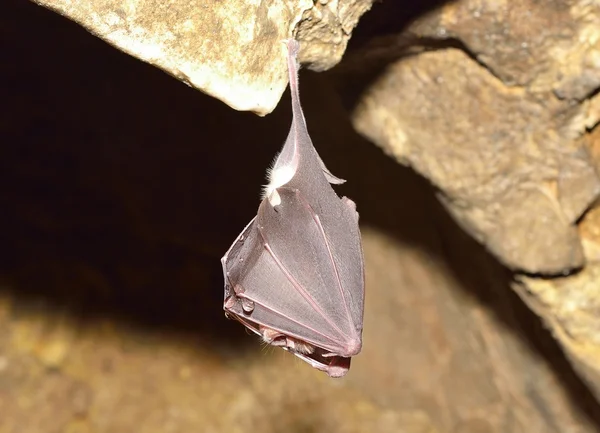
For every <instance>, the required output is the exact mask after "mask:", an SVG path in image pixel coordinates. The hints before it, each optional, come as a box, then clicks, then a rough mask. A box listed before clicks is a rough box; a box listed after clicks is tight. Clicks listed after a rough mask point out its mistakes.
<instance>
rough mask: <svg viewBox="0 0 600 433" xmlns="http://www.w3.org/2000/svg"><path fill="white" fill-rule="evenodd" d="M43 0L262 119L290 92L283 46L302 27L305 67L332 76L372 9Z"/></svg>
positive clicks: (362, 4) (360, 2)
mask: <svg viewBox="0 0 600 433" xmlns="http://www.w3.org/2000/svg"><path fill="white" fill-rule="evenodd" d="M35 1H36V3H38V4H40V5H42V6H45V7H47V8H50V9H52V10H54V11H56V12H58V13H59V14H61V15H64V16H66V17H68V18H70V19H72V20H74V21H76V22H77V23H79V24H80V25H82V26H83V27H85V28H86V29H87V30H88V31H90V32H91V33H93V34H94V35H96V36H98V37H100V38H102V39H103V40H105V41H106V42H108V43H110V44H111V45H114V46H115V47H117V48H118V49H120V50H122V51H124V52H126V53H128V54H130V55H132V56H134V57H137V58H139V59H141V60H143V61H145V62H148V63H150V64H152V65H154V66H157V67H159V68H161V69H163V70H164V71H166V72H167V73H169V74H171V75H173V76H174V77H176V78H177V79H179V80H181V81H183V82H184V83H186V84H188V85H189V86H192V87H195V88H197V89H199V90H201V91H203V92H205V93H208V94H209V95H211V96H213V97H215V98H217V99H220V100H221V101H223V102H225V103H226V104H228V105H229V106H231V107H232V108H235V109H236V110H249V111H254V112H255V113H257V114H259V115H265V114H268V113H270V112H271V111H273V109H274V108H275V106H276V105H277V103H278V102H279V99H280V98H281V95H282V93H283V91H284V90H285V88H286V86H287V65H286V61H285V55H284V53H285V52H284V49H285V47H284V46H283V45H282V44H281V41H283V40H284V39H287V38H289V37H291V36H292V34H294V35H295V34H296V31H295V29H296V28H297V27H298V30H297V32H298V34H299V39H300V40H301V42H302V45H303V48H302V52H301V55H300V60H302V61H308V62H310V63H312V64H313V65H314V68H315V69H318V70H324V69H329V68H331V67H332V66H334V65H335V64H337V63H338V62H339V60H340V59H341V56H342V54H343V53H344V51H345V49H346V44H347V43H348V39H349V38H350V35H351V33H352V30H353V29H354V27H355V26H356V24H357V22H358V19H359V18H360V16H361V15H362V14H363V13H364V12H366V11H367V10H368V9H369V8H370V7H371V3H372V0H341V1H337V0H332V1H327V0H324V1H319V2H316V3H315V2H313V1H311V0H302V1H300V2H298V1H294V2H289V3H285V2H281V1H266V2H265V1H261V2H250V1H245V0H240V1H238V2H231V1H227V2H214V1H210V0H208V1H191V2H190V1H186V0H182V1H172V2H169V3H168V4H167V3H164V2H160V1H150V2H149V1H141V0H137V1H129V2H127V3H123V2H122V1H118V0H117V1H110V0H108V1H107V0H97V1H96V0H90V1H77V2H72V1H70V0H35Z"/></svg>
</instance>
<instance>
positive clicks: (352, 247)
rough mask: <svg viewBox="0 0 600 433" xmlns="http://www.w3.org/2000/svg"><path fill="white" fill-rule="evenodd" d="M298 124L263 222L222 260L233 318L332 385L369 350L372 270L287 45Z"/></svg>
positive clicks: (269, 190)
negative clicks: (310, 123) (317, 137)
mask: <svg viewBox="0 0 600 433" xmlns="http://www.w3.org/2000/svg"><path fill="white" fill-rule="evenodd" d="M287 50H288V54H287V62H288V70H289V82H290V92H291V96H292V112H293V120H292V126H291V129H290V132H289V134H288V136H287V139H286V141H285V144H284V146H283V148H282V150H281V152H280V153H279V154H278V155H277V157H276V159H275V161H274V163H273V165H272V167H271V168H270V169H269V170H268V171H267V178H268V181H269V183H268V185H266V186H265V187H264V191H263V196H262V201H261V203H260V205H259V207H258V212H257V215H256V216H255V217H254V219H252V221H250V223H249V224H248V225H247V226H246V227H245V228H244V230H243V231H242V233H241V234H240V235H239V236H238V238H237V239H236V240H235V241H234V242H233V244H232V245H231V247H230V248H229V250H228V251H227V253H226V254H225V255H224V256H223V258H222V259H221V264H222V266H223V275H224V279H225V300H224V306H223V307H224V310H225V315H226V316H227V317H229V318H234V319H236V320H238V321H240V322H241V323H242V324H243V325H245V326H246V327H247V328H248V329H249V330H250V331H252V332H254V333H256V334H257V335H259V336H260V337H261V338H262V340H263V341H264V342H266V343H268V344H271V345H273V346H279V347H281V348H283V349H284V350H287V351H288V352H291V353H293V354H294V355H296V356H297V357H298V358H300V359H302V360H303V361H305V362H307V363H308V364H310V365H311V366H313V367H314V368H316V369H318V370H321V371H324V372H326V373H327V374H328V375H329V376H331V377H341V376H344V375H345V374H346V373H347V372H348V370H349V369H350V360H351V357H352V356H354V355H357V354H358V353H359V352H360V350H361V348H362V328H363V310H364V264H363V253H362V245H361V237H360V231H359V227H358V212H357V211H356V205H355V204H354V202H352V201H351V200H350V199H348V198H346V197H342V198H340V197H338V196H337V194H336V193H335V191H334V190H333V188H332V187H331V185H330V184H341V183H343V182H345V181H344V180H342V179H339V178H337V177H335V176H334V175H333V174H332V173H331V172H330V171H329V170H328V169H327V168H326V167H325V164H324V163H323V161H322V160H321V158H320V156H319V155H318V153H317V151H316V149H315V148H314V147H313V144H312V141H311V139H310V137H309V135H308V130H307V127H306V120H305V118H304V114H303V112H302V107H301V106H300V96H299V90H298V69H299V66H298V63H297V60H296V59H297V54H298V50H299V43H298V42H297V41H295V40H293V39H292V40H289V41H287Z"/></svg>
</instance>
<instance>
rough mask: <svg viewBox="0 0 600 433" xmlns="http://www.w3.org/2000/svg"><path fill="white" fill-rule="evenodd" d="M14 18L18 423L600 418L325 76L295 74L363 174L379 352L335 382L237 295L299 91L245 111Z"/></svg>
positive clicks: (595, 422)
mask: <svg viewBox="0 0 600 433" xmlns="http://www.w3.org/2000/svg"><path fill="white" fill-rule="evenodd" d="M25 5H26V4H25ZM4 12H5V13H4ZM23 22H27V23H29V26H28V27H24V26H22V25H20V24H19V23H23ZM0 23H1V26H0V28H2V29H3V31H4V32H5V34H6V35H7V36H8V38H7V41H10V43H7V44H5V45H4V50H3V55H4V59H5V60H6V63H5V66H4V67H3V68H0V79H1V80H2V82H3V83H6V84H7V85H6V86H5V87H3V90H5V94H4V98H3V102H5V103H4V104H2V117H1V118H2V121H1V122H0V143H2V145H1V146H0V209H2V210H3V211H2V212H3V213H2V225H1V226H0V240H1V242H2V249H1V250H0V276H1V281H2V284H1V289H0V413H1V414H2V416H0V433H7V432H10V433H14V432H15V431H26V432H28V433H38V432H39V433H42V432H43V433H47V432H58V431H60V432H69V433H83V432H85V433H88V432H89V433H91V432H95V433H121V432H123V433H125V432H127V433H129V432H131V431H136V432H140V433H154V432H156V433H158V432H160V433H169V432H182V433H183V432H190V431H213V432H220V431H227V432H240V433H241V432H248V431H257V432H258V431H260V432H266V433H269V432H273V433H275V432H290V433H294V432H321V431H327V432H331V433H338V432H341V433H351V432H357V433H358V432H365V431H366V432H371V431H373V432H382V433H385V432H393V433H398V432H400V433H435V432H440V433H441V432H444V433H445V432H461V433H463V432H466V433H483V432H490V433H491V432H503V433H504V432H506V433H519V432H524V433H532V432H535V433H537V432H540V433H541V432H544V433H563V432H576V433H584V432H585V433H588V432H589V433H592V432H595V431H597V430H598V428H600V417H599V414H600V408H599V407H598V405H597V403H596V402H595V400H594V399H593V397H592V396H591V394H590V393H589V392H588V391H587V389H586V388H585V387H584V385H583V384H582V383H581V382H580V381H579V380H578V378H577V377H576V375H575V374H574V373H573V371H572V370H571V369H570V366H569V364H568V362H567V361H566V359H565V358H564V356H563V355H562V353H561V351H560V349H559V347H558V346H557V345H556V343H555V342H554V340H553V339H552V338H551V336H550V335H549V334H548V333H547V332H546V331H545V330H544V329H542V328H541V327H540V326H539V321H538V320H537V318H536V317H535V316H534V315H533V314H532V313H531V312H530V311H529V310H528V309H527V308H525V306H524V305H523V303H522V302H521V301H520V299H519V298H518V297H517V296H516V295H515V294H514V293H513V292H512V291H511V290H510V289H509V282H510V275H509V273H508V272H507V271H506V270H505V269H504V267H503V266H501V265H500V264H499V263H498V262H497V261H496V260H495V259H494V258H493V257H492V256H491V255H489V254H487V253H486V252H485V251H484V249H483V248H482V247H481V246H480V245H478V244H477V243H475V242H474V241H473V240H472V239H470V238H469V237H468V236H466V235H465V234H464V233H463V232H462V231H461V230H460V229H459V228H458V227H457V226H456V225H455V224H454V223H453V222H452V220H451V219H450V218H449V217H448V216H447V214H446V213H445V212H444V210H443V209H442V207H441V206H440V205H439V203H437V201H436V200H435V197H434V194H433V191H432V188H431V187H430V186H429V185H428V184H427V183H426V182H425V181H424V180H423V179H421V178H420V177H418V176H417V175H415V174H414V173H413V172H412V171H411V170H409V169H405V168H402V167H400V166H399V165H398V164H396V163H395V162H394V161H393V160H392V159H391V158H387V157H385V156H384V155H383V154H382V153H381V152H380V151H379V150H378V149H377V148H375V146H373V145H372V144H371V143H368V142H366V141H365V140H363V139H361V138H360V137H358V136H357V135H356V134H355V133H354V132H353V130H352V127H351V125H350V123H349V122H348V120H347V113H345V112H344V111H343V108H342V106H341V103H340V101H339V99H338V97H337V95H336V93H335V92H334V91H333V89H332V86H331V85H330V83H329V82H328V81H326V77H324V76H323V74H320V75H315V74H310V73H306V72H305V73H303V74H302V76H301V83H302V89H303V90H302V92H303V100H304V104H305V108H306V115H307V120H308V124H309V128H310V131H311V133H312V134H313V139H314V141H315V145H316V146H317V148H318V149H319V151H320V152H321V154H322V156H323V158H324V160H325V161H326V162H327V165H328V167H329V168H330V169H331V170H332V171H333V172H334V173H335V174H338V175H340V176H342V177H344V178H347V179H348V180H349V181H348V184H347V185H344V186H343V187H342V188H340V190H339V191H340V192H341V193H343V194H346V195H348V196H350V197H352V198H353V199H355V200H356V202H357V204H358V206H359V210H360V212H361V224H362V229H363V233H364V248H365V260H366V267H367V288H368V291H367V300H366V308H367V310H366V315H365V320H366V323H365V338H364V349H363V352H362V353H361V354H360V355H359V356H358V357H356V358H355V360H354V361H353V366H352V370H351V371H350V373H349V374H348V376H346V378H344V379H341V380H331V379H329V378H327V377H326V376H325V375H323V374H322V373H319V372H316V371H314V370H312V369H310V368H309V367H307V366H306V365H305V364H303V363H301V362H299V361H297V360H296V359H295V358H294V357H293V356H291V355H289V354H285V353H283V352H282V351H281V350H272V349H265V348H263V347H261V346H260V344H259V343H258V341H256V338H254V337H252V336H249V335H247V334H246V333H245V332H244V330H243V328H242V327H241V326H240V325H239V324H237V323H235V322H233V321H227V320H225V318H224V317H223V312H222V309H221V307H222V287H223V286H222V285H223V282H222V275H221V269H220V264H219V258H220V256H221V255H222V254H223V252H224V251H225V250H226V248H227V247H228V246H229V244H230V243H231V241H232V239H233V238H234V237H235V236H236V235H237V234H238V232H239V229H240V227H243V225H244V224H245V223H246V222H247V221H248V219H249V218H250V217H251V216H252V215H254V213H255V211H256V207H257V206H258V195H259V192H260V185H261V183H263V181H264V172H265V167H266V166H267V165H268V164H269V163H270V162H271V160H272V158H273V155H274V153H275V152H276V151H277V150H278V149H279V147H280V145H281V143H282V141H283V139H284V137H285V135H286V133H287V131H288V127H289V122H290V115H291V114H290V110H289V107H288V106H287V100H284V101H283V102H284V103H283V104H282V106H281V108H280V109H278V110H276V112H275V113H273V114H272V115H270V116H268V117H266V118H263V119H261V118H258V117H257V116H254V115H252V114H250V113H239V112H235V111H234V110H231V109H229V108H228V107H226V106H224V105H223V104H221V103H219V102H218V101H216V100H214V99H212V98H208V97H206V96H204V95H200V94H198V92H195V91H193V90H192V89H189V88H187V87H186V86H182V85H181V84H180V83H179V82H177V81H176V80H173V79H171V78H170V77H167V76H166V75H165V74H162V73H160V72H159V71H157V70H156V69H154V68H151V67H149V66H147V65H144V64H142V63H140V62H137V61H136V60H134V59H132V58H130V57H128V56H125V55H123V54H122V53H119V52H118V51H117V50H114V49H111V48H110V47H108V46H106V44H103V43H102V42H100V41H99V40H97V39H96V38H93V37H92V36H90V35H88V34H86V33H85V32H84V31H83V30H82V29H80V28H78V27H77V26H76V25H74V24H72V23H68V22H66V21H64V20H62V19H60V18H59V17H58V16H56V15H54V14H51V13H50V12H48V11H46V10H44V9H42V8H36V7H34V6H33V5H26V6H23V4H22V3H19V4H18V5H15V6H14V8H12V9H10V8H9V9H8V11H7V10H6V9H4V10H3V13H2V14H0ZM71 24H72V25H71ZM32 28H33V29H36V31H37V32H39V34H40V35H43V36H44V37H43V38H42V37H40V36H39V35H38V34H36V33H34V32H32V31H31V29H32ZM98 64H102V65H103V67H102V68H101V69H100V68H98V67H97V65H98ZM82 77H83V78H85V79H82ZM148 89H152V92H149V91H148Z"/></svg>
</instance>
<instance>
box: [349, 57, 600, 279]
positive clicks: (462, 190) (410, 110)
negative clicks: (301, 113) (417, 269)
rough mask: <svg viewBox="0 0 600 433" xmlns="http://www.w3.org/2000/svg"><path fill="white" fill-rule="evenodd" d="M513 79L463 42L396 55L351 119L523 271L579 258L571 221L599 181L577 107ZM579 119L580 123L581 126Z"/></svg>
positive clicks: (552, 270)
mask: <svg viewBox="0 0 600 433" xmlns="http://www.w3.org/2000/svg"><path fill="white" fill-rule="evenodd" d="M549 95H550V96H548V97H549V99H548V100H544V101H543V102H541V101H540V98H541V97H540V95H534V94H530V93H529V92H526V91H524V90H523V89H518V88H510V87H507V86H506V85H504V84H503V83H502V82H501V81H499V80H498V79H497V78H495V77H494V76H493V75H492V74H490V73H489V71H487V70H486V69H485V68H483V67H481V66H480V65H479V64H477V63H476V62H473V61H472V60H471V58H470V57H469V56H468V55H467V54H465V53H464V52H463V51H460V50H458V49H452V48H448V49H443V50H437V51H434V52H427V53H422V54H419V55H416V56H412V57H409V58H407V59H404V60H401V61H398V62H397V63H395V64H394V65H393V66H391V67H389V68H388V69H387V70H386V72H385V74H384V75H382V76H380V78H379V79H378V80H377V82H375V83H373V84H372V85H371V86H370V87H369V89H368V91H367V93H365V94H364V96H363V98H362V99H361V101H360V103H359V104H358V105H357V107H356V108H355V110H354V114H353V118H354V124H355V126H356V128H357V129H358V130H359V131H360V132H361V133H362V134H363V135H365V136H366V137H367V138H369V139H370V140H372V141H373V142H375V143H378V144H379V145H380V146H382V147H383V148H384V149H385V150H386V152H387V153H389V154H391V155H393V156H394V157H395V158H396V159H398V160H399V161H400V162H401V163H403V164H406V165H410V166H411V167H413V168H414V169H415V170H417V171H418V172H419V173H421V174H423V175H424V176H425V177H427V178H429V179H430V180H431V181H432V182H433V183H434V184H435V185H436V186H437V187H438V188H440V190H441V192H442V195H443V200H444V202H445V204H446V205H447V207H448V209H449V211H450V212H451V213H452V214H454V215H455V217H456V219H457V220H458V221H459V222H460V223H461V225H462V226H463V227H464V228H465V229H466V230H467V231H468V232H469V233H471V234H472V235H473V236H474V237H475V238H476V239H478V240H479V241H480V242H482V243H483V244H485V245H486V246H487V247H488V248H489V249H490V250H491V251H492V252H493V253H494V254H496V255H497V256H498V257H499V258H500V259H501V260H502V261H503V262H504V263H505V264H507V265H508V266H510V267H511V268H513V269H516V270H524V271H526V272H530V273H544V274H556V273H561V272H564V271H568V270H570V269H574V268H578V267H581V266H582V265H583V263H584V256H583V250H582V248H581V243H580V240H579V237H578V235H577V230H576V227H575V225H574V222H575V221H576V219H577V218H578V217H579V216H580V215H581V214H582V213H583V212H584V211H585V209H586V208H587V207H588V206H589V204H590V203H591V202H592V200H594V199H595V197H596V196H597V194H598V192H599V191H600V181H599V180H598V176H597V174H596V171H595V168H594V166H593V163H592V161H591V159H590V157H589V155H588V154H587V152H586V149H585V148H584V146H583V145H581V144H580V145H577V142H575V143H574V142H573V130H575V129H576V128H579V125H578V122H579V117H578V116H579V115H580V114H581V113H580V110H576V111H575V113H573V114H570V115H568V116H560V117H558V116H556V115H555V114H554V113H556V112H557V111H559V110H560V109H561V106H562V104H561V102H560V101H556V100H555V98H554V97H553V96H551V94H549ZM582 129H583V127H581V128H579V130H580V131H581V132H582Z"/></svg>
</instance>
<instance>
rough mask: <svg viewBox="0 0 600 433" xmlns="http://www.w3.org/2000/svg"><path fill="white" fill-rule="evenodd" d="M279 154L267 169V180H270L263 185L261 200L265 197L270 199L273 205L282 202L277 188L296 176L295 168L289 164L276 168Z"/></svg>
mask: <svg viewBox="0 0 600 433" xmlns="http://www.w3.org/2000/svg"><path fill="white" fill-rule="evenodd" d="M278 157H279V155H277V156H276V157H275V160H274V161H273V162H272V163H271V166H270V167H269V168H268V169H267V181H268V182H269V183H268V184H267V185H264V186H263V190H262V194H261V200H264V199H265V198H266V199H268V200H269V203H271V206H277V205H279V204H281V197H279V194H278V193H277V188H280V187H282V186H283V185H285V184H286V183H288V182H289V181H290V180H292V177H294V174H295V173H294V169H293V168H292V167H289V166H284V167H280V168H277V169H276V168H275V167H274V166H275V164H276V162H277V158H278Z"/></svg>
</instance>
